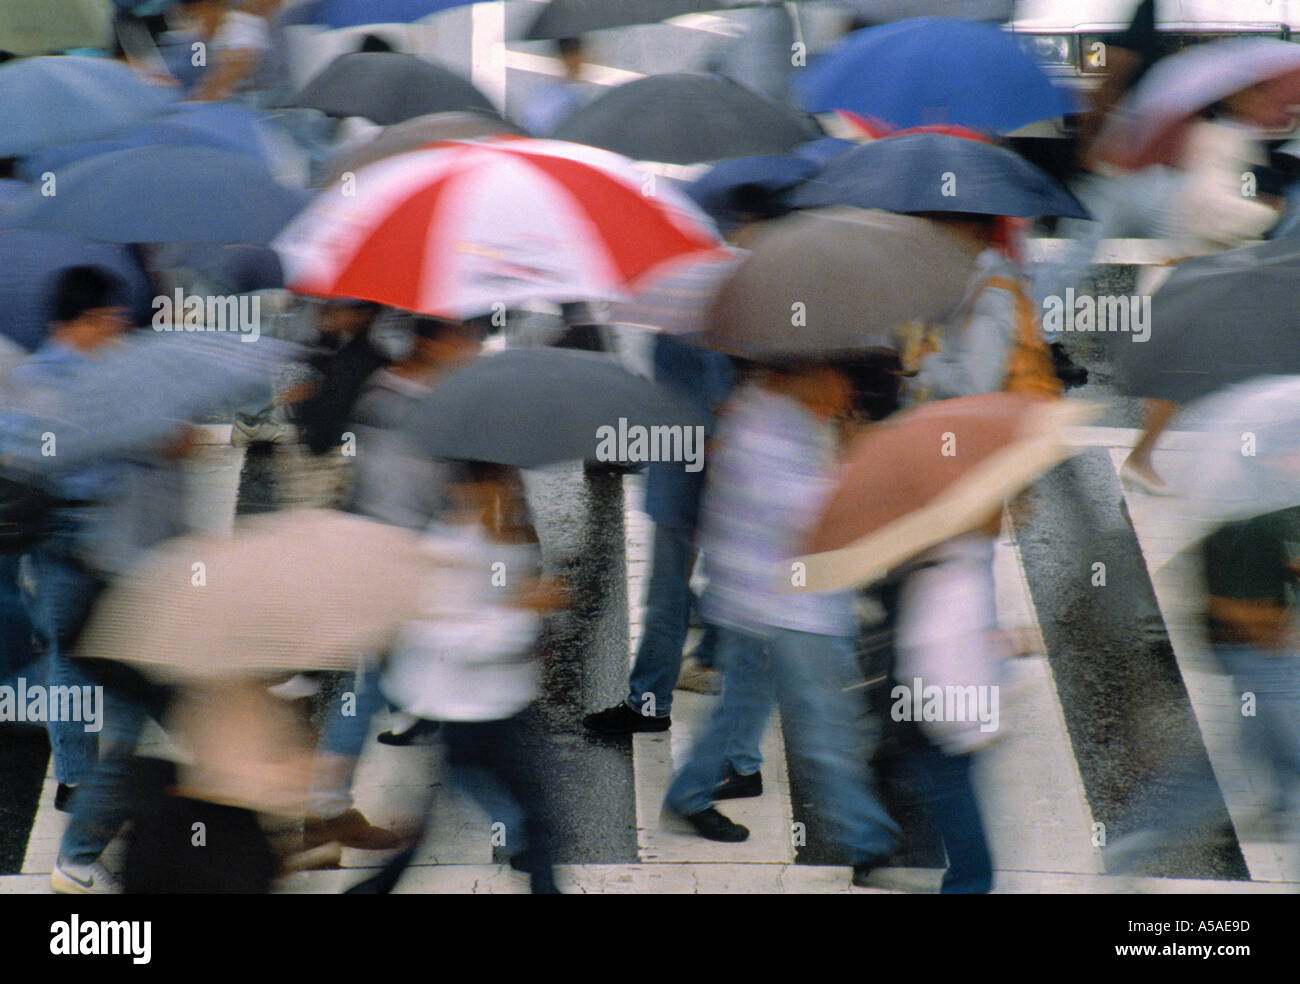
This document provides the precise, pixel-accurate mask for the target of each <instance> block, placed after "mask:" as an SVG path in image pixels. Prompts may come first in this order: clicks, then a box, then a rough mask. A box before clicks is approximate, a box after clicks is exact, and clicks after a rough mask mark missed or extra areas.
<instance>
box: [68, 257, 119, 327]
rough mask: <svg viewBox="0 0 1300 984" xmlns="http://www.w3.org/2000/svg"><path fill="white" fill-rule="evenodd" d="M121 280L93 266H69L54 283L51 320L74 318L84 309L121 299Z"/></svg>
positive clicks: (91, 308) (84, 310)
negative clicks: (52, 316)
mask: <svg viewBox="0 0 1300 984" xmlns="http://www.w3.org/2000/svg"><path fill="white" fill-rule="evenodd" d="M122 287H123V284H122V281H121V280H119V279H118V277H117V276H116V275H115V274H113V273H112V272H111V271H109V270H105V269H104V268H103V267H96V266H75V267H69V268H68V269H66V270H64V271H63V272H62V273H61V274H59V279H58V280H57V281H55V284H54V297H53V305H52V306H53V312H54V320H55V321H75V320H76V319H77V318H80V317H81V316H82V315H83V314H85V313H86V312H87V311H93V310H95V309H96V308H106V307H115V306H117V305H119V304H121V303H122V300H121V298H122Z"/></svg>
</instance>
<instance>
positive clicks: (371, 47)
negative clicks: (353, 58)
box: [357, 34, 396, 51]
mask: <svg viewBox="0 0 1300 984" xmlns="http://www.w3.org/2000/svg"><path fill="white" fill-rule="evenodd" d="M357 50H358V51H394V50H396V49H395V48H394V47H393V45H392V43H391V42H390V41H388V40H386V39H384V38H381V37H380V36H379V35H378V34H367V35H366V36H365V38H364V39H362V41H361V47H360V48H358V49H357Z"/></svg>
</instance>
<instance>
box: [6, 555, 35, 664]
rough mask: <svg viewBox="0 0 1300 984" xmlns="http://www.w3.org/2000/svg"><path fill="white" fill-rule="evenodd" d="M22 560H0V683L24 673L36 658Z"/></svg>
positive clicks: (14, 558) (12, 558)
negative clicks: (20, 574)
mask: <svg viewBox="0 0 1300 984" xmlns="http://www.w3.org/2000/svg"><path fill="white" fill-rule="evenodd" d="M21 561H22V558H21V557H11V556H0V682H3V681H7V680H8V679H9V678H10V677H12V676H13V675H14V674H16V673H18V671H19V670H22V669H24V668H25V667H26V666H27V665H28V664H30V663H31V661H32V660H33V658H34V657H35V653H34V652H33V650H32V623H31V620H30V618H29V617H28V614H27V603H26V602H25V601H24V600H23V594H22V589H21V588H20V587H19V583H18V570H19V566H20V564H21Z"/></svg>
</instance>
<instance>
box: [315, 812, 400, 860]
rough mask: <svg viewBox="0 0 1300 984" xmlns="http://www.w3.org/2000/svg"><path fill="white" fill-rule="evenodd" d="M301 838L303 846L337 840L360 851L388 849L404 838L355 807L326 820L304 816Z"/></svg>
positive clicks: (398, 843)
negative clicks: (305, 819) (368, 818)
mask: <svg viewBox="0 0 1300 984" xmlns="http://www.w3.org/2000/svg"><path fill="white" fill-rule="evenodd" d="M302 839H303V844H304V846H305V847H307V848H313V847H318V846H319V845H321V844H328V843H330V842H331V841H338V842H339V843H340V844H342V845H343V846H344V847H355V848H357V849H359V850H362V851H391V850H393V849H394V848H397V847H402V846H403V845H404V844H406V843H407V840H408V839H407V838H405V837H403V836H402V835H401V834H399V833H397V832H396V831H392V830H386V829H385V828H383V827H376V826H375V825H374V824H372V823H371V822H370V821H369V820H367V819H366V818H365V817H364V816H362V815H361V811H360V810H357V809H351V810H344V811H343V812H342V813H340V814H339V815H338V816H336V817H330V818H329V819H327V820H312V819H308V821H307V822H306V824H304V825H303V831H302Z"/></svg>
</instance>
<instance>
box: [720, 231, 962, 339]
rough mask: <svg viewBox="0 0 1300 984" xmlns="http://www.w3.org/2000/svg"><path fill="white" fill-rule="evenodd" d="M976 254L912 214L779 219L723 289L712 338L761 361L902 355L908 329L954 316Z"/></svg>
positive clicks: (755, 245) (756, 244) (760, 239)
mask: <svg viewBox="0 0 1300 984" xmlns="http://www.w3.org/2000/svg"><path fill="white" fill-rule="evenodd" d="M975 255H976V254H975V252H974V251H973V250H972V249H970V248H969V247H967V246H965V245H964V244H963V243H961V242H959V241H958V240H957V239H956V238H955V237H954V236H951V235H949V234H948V233H947V232H946V231H944V230H943V229H942V228H940V227H939V226H938V225H937V224H936V223H933V222H931V221H929V220H928V219H920V218H914V217H912V216H908V215H891V214H889V213H887V212H868V211H863V210H860V209H847V208H846V209H828V210H826V211H824V212H806V213H801V214H798V215H792V216H789V217H787V218H784V219H777V220H775V221H773V222H772V223H771V225H770V226H769V227H768V229H767V230H766V231H765V232H764V233H763V234H762V236H761V237H760V238H759V240H758V242H757V243H755V244H754V247H753V250H752V251H751V252H750V254H749V258H748V259H747V260H745V262H744V263H742V264H741V265H740V269H739V270H738V271H737V273H736V275H735V276H734V277H732V278H731V279H730V280H729V281H728V282H727V283H726V284H725V285H724V286H723V287H722V289H721V290H720V291H719V292H718V296H717V298H716V300H715V301H714V303H713V311H712V315H711V318H710V323H711V327H710V330H709V333H708V339H707V340H708V342H709V344H710V345H711V346H713V347H714V348H716V349H719V350H721V351H723V352H727V353H728V354H731V355H736V356H741V357H744V358H751V359H763V358H772V357H776V358H782V357H784V358H791V357H809V358H822V357H828V356H836V355H851V354H860V353H866V352H871V351H893V350H895V349H897V347H898V344H897V341H896V338H895V333H894V329H896V328H897V327H898V326H900V325H903V324H905V323H907V322H910V321H926V322H942V321H947V320H948V318H949V317H951V316H952V313H953V312H954V311H955V310H956V309H957V307H958V305H959V304H961V301H962V299H963V297H964V296H965V293H966V288H967V283H968V281H969V279H970V277H971V274H972V272H973V269H974V263H975Z"/></svg>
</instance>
